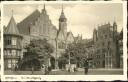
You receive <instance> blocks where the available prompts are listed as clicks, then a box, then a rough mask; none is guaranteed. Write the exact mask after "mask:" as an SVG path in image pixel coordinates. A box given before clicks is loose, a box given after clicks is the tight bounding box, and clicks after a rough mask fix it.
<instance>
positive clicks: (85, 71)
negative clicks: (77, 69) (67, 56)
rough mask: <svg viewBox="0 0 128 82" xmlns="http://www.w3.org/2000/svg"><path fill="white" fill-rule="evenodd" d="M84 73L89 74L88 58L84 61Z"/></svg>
mask: <svg viewBox="0 0 128 82" xmlns="http://www.w3.org/2000/svg"><path fill="white" fill-rule="evenodd" d="M84 74H88V60H87V59H86V60H85V61H84Z"/></svg>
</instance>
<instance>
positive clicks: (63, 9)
mask: <svg viewBox="0 0 128 82" xmlns="http://www.w3.org/2000/svg"><path fill="white" fill-rule="evenodd" d="M62 12H64V9H63V4H62Z"/></svg>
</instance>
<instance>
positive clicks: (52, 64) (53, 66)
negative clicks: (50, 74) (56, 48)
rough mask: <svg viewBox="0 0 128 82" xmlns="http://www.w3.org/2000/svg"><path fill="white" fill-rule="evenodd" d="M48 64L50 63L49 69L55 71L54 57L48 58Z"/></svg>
mask: <svg viewBox="0 0 128 82" xmlns="http://www.w3.org/2000/svg"><path fill="white" fill-rule="evenodd" d="M50 63H51V68H52V69H55V58H54V57H51V58H50Z"/></svg>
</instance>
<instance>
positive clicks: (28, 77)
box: [1, 1, 127, 81]
mask: <svg viewBox="0 0 128 82" xmlns="http://www.w3.org/2000/svg"><path fill="white" fill-rule="evenodd" d="M18 3H19V4H41V3H42V4H44V3H45V4H46V3H50V4H56V3H58V4H62V3H63V4H85V3H89V4H90V3H91V4H95V3H105V4H109V3H122V4H123V26H124V27H123V39H124V40H123V53H124V54H123V58H124V59H123V70H124V71H123V75H4V61H3V58H4V57H3V45H2V46H1V61H2V62H1V67H2V68H1V80H2V81H10V80H11V81H62V80H63V81H67V80H68V81H78V80H79V81H80V80H81V81H98V80H104V81H112V80H127V27H126V26H127V19H126V18H127V11H126V10H127V8H126V6H127V2H126V1H123V2H122V1H119V2H113V1H107V2H105V1H93V2H90V1H74V2H72V1H69V2H65V1H49V2H47V1H37V2H35V1H22V3H20V1H9V2H8V1H5V2H2V6H1V7H2V9H1V19H3V5H4V4H18ZM2 22H3V20H1V27H3V24H2ZM1 44H3V28H2V29H1Z"/></svg>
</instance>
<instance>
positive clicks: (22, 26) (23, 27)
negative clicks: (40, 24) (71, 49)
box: [17, 9, 40, 35]
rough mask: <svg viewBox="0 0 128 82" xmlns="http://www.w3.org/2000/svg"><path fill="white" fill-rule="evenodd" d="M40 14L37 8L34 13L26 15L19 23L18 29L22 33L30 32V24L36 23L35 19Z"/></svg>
mask: <svg viewBox="0 0 128 82" xmlns="http://www.w3.org/2000/svg"><path fill="white" fill-rule="evenodd" d="M39 16H40V12H39V11H38V10H37V9H36V10H35V11H34V12H33V13H32V14H30V15H29V16H28V17H26V18H25V19H24V20H23V21H21V22H20V23H18V25H17V26H18V29H19V31H20V33H21V34H26V35H27V34H29V26H30V25H31V24H32V25H33V24H34V23H35V21H36V20H37V19H38V17H39Z"/></svg>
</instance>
